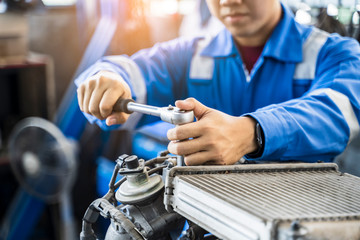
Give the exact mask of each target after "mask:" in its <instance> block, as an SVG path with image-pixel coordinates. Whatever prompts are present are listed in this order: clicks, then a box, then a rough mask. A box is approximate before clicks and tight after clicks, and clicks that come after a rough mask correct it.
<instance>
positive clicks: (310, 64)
mask: <svg viewBox="0 0 360 240" xmlns="http://www.w3.org/2000/svg"><path fill="white" fill-rule="evenodd" d="M328 37H329V34H328V33H327V32H324V31H322V30H320V29H317V28H314V29H313V30H312V32H311V33H310V34H309V36H308V38H307V39H306V41H305V42H304V44H303V51H302V52H303V61H302V62H300V63H298V64H297V65H296V67H295V72H294V79H293V94H294V97H300V96H302V95H303V94H304V93H305V92H306V91H308V90H309V88H310V87H311V85H312V83H313V80H314V79H315V73H316V62H317V59H318V55H319V52H320V50H321V48H322V47H323V46H324V44H325V42H326V41H327V39H328Z"/></svg>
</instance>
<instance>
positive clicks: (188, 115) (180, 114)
mask: <svg viewBox="0 0 360 240" xmlns="http://www.w3.org/2000/svg"><path fill="white" fill-rule="evenodd" d="M113 110H114V111H115V112H125V113H129V114H131V113H133V112H139V113H143V114H148V115H152V116H157V117H160V118H161V120H163V121H165V122H168V123H172V124H174V125H182V124H186V123H191V122H193V121H194V112H193V111H186V110H182V109H180V108H177V107H174V106H171V105H169V106H168V107H154V106H149V105H145V104H140V103H135V102H134V100H132V99H119V100H118V101H117V102H116V104H115V106H114V108H113Z"/></svg>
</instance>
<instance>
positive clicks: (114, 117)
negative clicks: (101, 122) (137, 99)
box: [105, 112, 129, 126]
mask: <svg viewBox="0 0 360 240" xmlns="http://www.w3.org/2000/svg"><path fill="white" fill-rule="evenodd" d="M128 118H129V114H126V113H123V112H122V113H119V112H117V113H113V114H111V115H109V116H108V117H107V118H106V121H105V122H106V125H108V126H112V125H116V124H123V123H125V122H126V121H127V119H128Z"/></svg>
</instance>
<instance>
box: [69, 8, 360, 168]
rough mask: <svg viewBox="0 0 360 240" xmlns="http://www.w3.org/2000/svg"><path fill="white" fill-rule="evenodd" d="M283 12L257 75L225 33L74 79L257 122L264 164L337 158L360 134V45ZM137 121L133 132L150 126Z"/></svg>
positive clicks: (117, 60) (100, 65) (170, 45)
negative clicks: (110, 79)
mask: <svg viewBox="0 0 360 240" xmlns="http://www.w3.org/2000/svg"><path fill="white" fill-rule="evenodd" d="M282 9H283V15H282V18H281V20H280V22H279V23H278V25H277V26H276V28H275V29H274V31H273V33H272V34H271V36H270V38H269V39H268V41H267V42H266V44H265V46H264V49H263V51H262V54H261V55H260V57H259V59H258V61H257V62H256V64H255V65H254V67H253V69H252V71H251V72H250V73H248V72H247V70H246V67H245V66H244V63H243V61H242V59H241V55H240V53H239V51H238V49H237V47H236V44H235V42H234V39H233V37H232V36H231V34H230V32H229V31H228V30H226V29H224V30H222V31H221V32H220V33H219V34H217V35H216V36H206V37H202V38H200V37H199V38H191V39H188V38H178V39H175V40H172V41H169V42H164V43H158V44H156V45H155V46H154V47H152V48H150V49H144V50H141V51H139V52H138V53H136V54H134V55H133V56H131V57H127V56H108V57H104V58H102V59H101V60H99V61H98V62H97V63H96V64H95V65H94V66H92V67H91V68H90V69H88V70H87V71H86V72H84V73H83V74H82V75H81V76H80V77H79V78H78V79H76V81H75V82H76V84H79V83H81V82H82V81H84V80H85V79H86V78H87V77H88V76H90V75H93V74H95V73H96V72H98V71H99V70H104V69H105V70H109V71H113V72H116V73H119V74H120V75H121V76H122V77H123V78H124V79H125V81H126V82H127V83H128V84H129V85H130V88H131V91H132V94H133V97H134V98H135V99H136V101H137V102H140V103H146V104H150V105H155V106H167V105H168V104H169V103H173V102H174V101H175V100H177V99H184V98H186V97H194V98H196V99H197V100H199V101H200V102H202V103H203V104H204V105H206V106H208V107H211V108H215V109H218V110H220V111H222V112H224V113H227V114H230V115H233V116H243V115H249V116H251V117H253V118H255V119H256V120H257V121H258V122H259V123H260V125H261V127H262V129H263V133H264V137H265V147H264V151H263V153H262V155H261V157H260V158H258V159H257V160H277V161H279V160H280V161H281V160H284V161H287V160H299V161H306V162H314V161H319V160H320V161H332V160H333V159H334V157H335V156H336V155H338V154H340V153H341V152H342V151H343V150H344V149H345V148H346V146H347V145H348V144H349V143H350V142H351V140H352V139H354V138H355V136H356V135H357V134H358V133H359V118H360V48H359V44H358V42H356V41H355V40H353V39H350V38H344V37H340V36H339V35H338V34H328V33H326V32H324V31H321V30H319V29H317V28H315V27H313V26H306V25H301V24H299V23H297V22H296V21H295V20H294V16H293V14H292V13H291V11H290V10H289V9H287V8H286V7H284V6H283V5H282ZM86 116H87V117H88V119H89V120H90V121H91V122H97V123H98V124H99V125H100V126H101V127H102V128H108V127H107V126H106V125H105V123H104V121H100V120H97V119H95V118H94V117H92V116H90V115H87V114H86ZM131 118H133V120H130V121H128V122H129V123H128V127H131V126H130V125H132V127H134V125H135V123H136V124H138V125H139V124H140V125H141V124H144V123H147V122H149V121H150V120H149V119H144V118H143V119H142V120H141V119H140V117H139V115H136V114H132V116H131ZM138 121H140V122H138ZM125 127H126V124H125ZM219 127H220V128H221V126H219Z"/></svg>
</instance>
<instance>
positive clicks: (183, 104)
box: [175, 98, 209, 120]
mask: <svg viewBox="0 0 360 240" xmlns="http://www.w3.org/2000/svg"><path fill="white" fill-rule="evenodd" d="M175 106H176V107H178V108H180V109H183V110H188V111H191V110H192V111H194V115H195V117H196V119H198V120H199V119H201V118H202V117H203V116H204V115H205V113H206V112H207V111H208V110H209V108H208V107H206V106H205V105H203V104H202V103H200V102H199V101H198V100H196V99H195V98H187V99H185V100H178V101H176V102H175Z"/></svg>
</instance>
